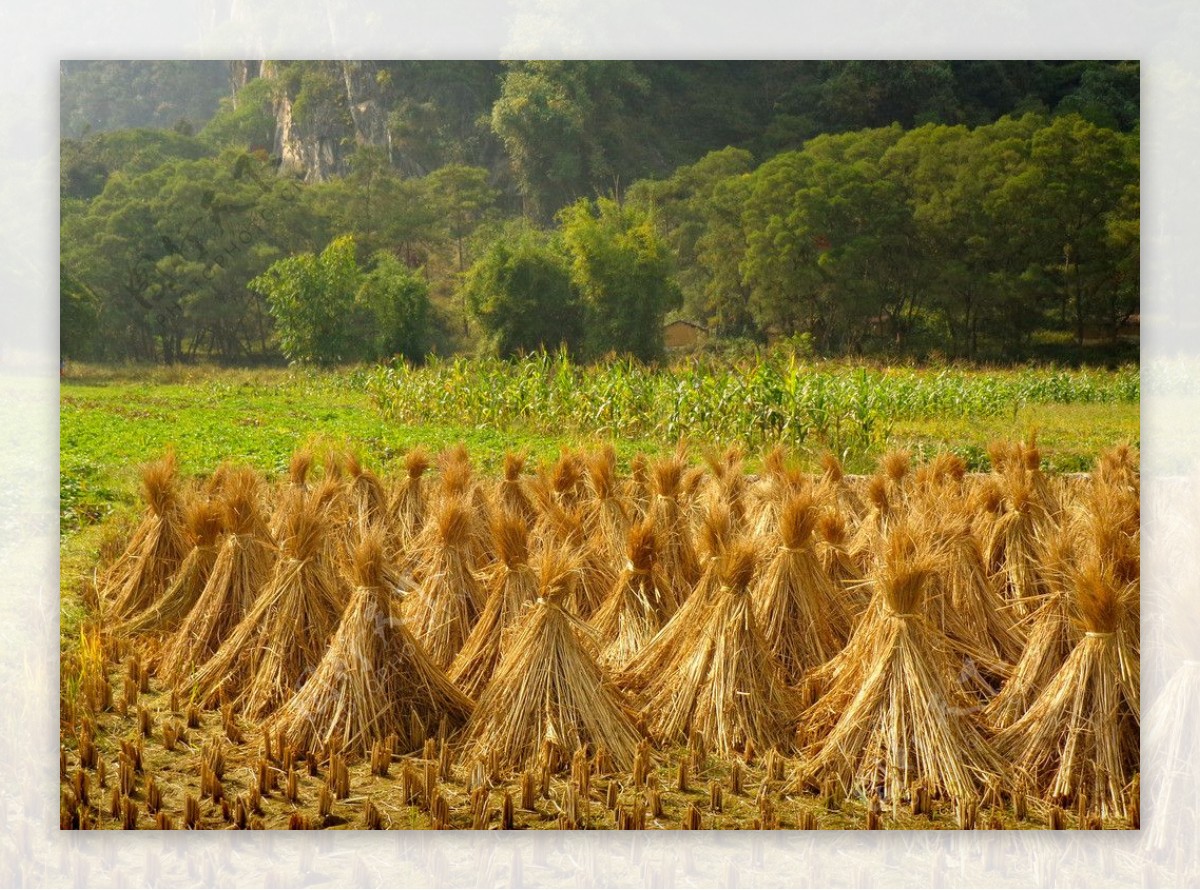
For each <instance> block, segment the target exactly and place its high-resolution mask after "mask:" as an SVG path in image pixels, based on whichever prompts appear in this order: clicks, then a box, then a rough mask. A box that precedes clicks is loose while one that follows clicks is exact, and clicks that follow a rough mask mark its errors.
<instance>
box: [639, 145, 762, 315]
mask: <svg viewBox="0 0 1200 890" xmlns="http://www.w3.org/2000/svg"><path fill="white" fill-rule="evenodd" d="M752 168H753V158H752V157H751V155H750V153H749V152H748V151H745V150H744V149H740V148H726V149H723V150H721V151H714V152H710V153H709V154H707V155H705V156H704V157H703V158H701V159H700V160H699V161H697V162H696V163H694V164H690V165H688V166H686V167H680V168H679V169H678V170H676V171H675V172H674V173H673V174H672V175H671V176H670V177H669V178H667V179H662V180H641V181H639V182H636V183H634V184H633V185H632V186H630V188H629V194H628V200H629V203H630V204H631V205H634V206H637V207H640V208H643V209H645V210H646V211H649V212H652V213H653V214H654V218H655V221H656V222H657V223H658V226H659V228H660V230H661V231H662V233H663V238H664V239H665V241H666V243H667V245H668V247H669V248H670V250H671V252H672V253H673V254H674V256H675V260H676V263H677V267H678V273H677V276H676V280H677V282H678V284H679V290H680V293H681V294H682V296H683V311H684V312H686V313H687V314H688V315H689V316H690V317H691V318H692V319H693V320H695V321H700V322H705V323H707V324H708V325H709V326H710V327H711V328H712V329H713V330H714V331H715V332H717V333H718V334H722V335H731V336H737V335H744V334H747V333H750V329H751V328H752V326H753V320H752V318H751V317H750V314H749V311H748V309H747V303H748V294H747V293H746V291H745V288H744V286H743V284H742V280H741V275H740V273H739V272H738V263H739V262H740V261H741V258H742V253H743V252H744V249H745V243H744V238H743V234H742V218H741V217H742V207H743V205H744V199H745V189H744V188H740V187H739V186H742V185H744V184H745V182H746V180H747V174H748V173H749V171H750V170H751V169H752Z"/></svg>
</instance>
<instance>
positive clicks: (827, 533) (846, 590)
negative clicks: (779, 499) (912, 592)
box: [817, 509, 871, 619]
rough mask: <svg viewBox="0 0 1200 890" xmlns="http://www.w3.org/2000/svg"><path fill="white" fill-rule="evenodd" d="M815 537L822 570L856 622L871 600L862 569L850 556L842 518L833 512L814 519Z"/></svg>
mask: <svg viewBox="0 0 1200 890" xmlns="http://www.w3.org/2000/svg"><path fill="white" fill-rule="evenodd" d="M817 534H818V535H819V536H820V537H819V540H818V541H817V555H818V556H819V557H820V559H821V568H823V569H824V570H825V574H827V575H828V576H829V580H831V581H832V582H833V584H834V587H835V588H836V589H837V590H838V592H839V593H840V594H841V597H842V600H843V602H845V604H846V611H847V612H848V613H849V614H850V616H851V618H852V619H855V618H857V617H858V616H859V615H861V614H862V612H863V610H864V609H866V607H867V603H868V602H869V601H870V598H871V596H870V593H868V592H867V589H866V585H865V584H864V583H863V572H862V569H861V568H860V567H859V565H858V563H857V562H855V560H854V558H853V557H852V556H851V555H850V533H849V531H848V529H847V527H846V518H845V516H843V515H842V513H841V512H839V511H838V510H836V509H826V510H823V511H821V515H820V516H819V517H817Z"/></svg>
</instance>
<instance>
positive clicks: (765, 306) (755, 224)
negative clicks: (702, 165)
mask: <svg viewBox="0 0 1200 890" xmlns="http://www.w3.org/2000/svg"><path fill="white" fill-rule="evenodd" d="M902 132H903V131H902V130H901V129H900V128H899V127H898V126H892V127H886V128H883V129H877V130H863V131H859V132H856V133H844V134H841V135H838V136H820V137H817V138H816V139H813V140H811V141H809V142H808V143H807V144H806V145H805V147H804V149H803V150H802V151H800V152H788V153H786V154H783V155H779V156H778V157H776V158H773V159H772V160H770V161H768V162H767V163H765V164H763V165H762V166H761V167H759V168H758V170H756V171H755V173H754V174H753V176H752V180H753V184H752V187H751V189H750V193H749V197H748V199H747V201H746V205H745V215H744V218H743V219H744V226H745V233H746V235H745V237H746V252H745V257H744V259H743V262H742V274H743V279H744V281H745V283H746V285H747V286H748V287H749V289H750V300H751V303H750V305H751V310H752V311H753V313H754V315H755V318H756V319H757V320H758V322H759V324H760V325H761V326H762V327H764V328H766V327H769V326H776V327H777V328H779V329H780V330H781V331H782V332H783V333H785V334H795V333H802V332H808V333H811V334H812V335H813V337H814V339H815V341H816V343H817V345H818V347H819V348H821V349H823V350H827V351H833V352H840V351H843V350H859V349H861V348H862V347H863V344H864V341H865V339H866V338H867V337H868V336H869V335H871V333H872V331H873V330H878V329H880V328H886V331H887V333H888V335H889V339H890V340H891V341H892V342H893V343H895V344H896V345H901V344H902V342H903V340H904V338H905V337H906V336H907V334H908V332H909V330H910V329H911V327H912V326H913V324H914V323H915V320H916V318H917V316H918V312H919V309H920V303H919V301H920V298H921V288H920V282H921V270H920V268H919V264H920V261H921V257H922V251H921V250H920V248H919V245H918V244H917V243H916V237H917V233H916V231H915V228H914V226H913V224H912V213H911V209H910V207H909V204H908V198H907V194H906V186H905V183H904V182H903V181H902V180H898V179H892V178H889V177H887V176H885V175H884V173H883V171H882V170H881V168H880V162H881V160H882V158H883V156H884V154H885V153H886V151H887V150H888V149H889V148H890V147H891V146H892V145H894V144H895V143H896V141H897V140H899V138H900V136H901V134H902Z"/></svg>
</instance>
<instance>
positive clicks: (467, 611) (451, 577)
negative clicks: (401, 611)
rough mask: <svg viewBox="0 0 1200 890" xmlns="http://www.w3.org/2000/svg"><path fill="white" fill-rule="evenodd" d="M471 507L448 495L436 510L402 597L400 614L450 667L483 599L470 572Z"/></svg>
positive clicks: (440, 661)
mask: <svg viewBox="0 0 1200 890" xmlns="http://www.w3.org/2000/svg"><path fill="white" fill-rule="evenodd" d="M471 522H472V520H471V514H470V508H469V507H467V506H466V505H465V504H463V503H461V502H459V501H448V502H446V503H445V504H444V505H443V506H442V507H441V509H440V510H439V511H438V514H437V517H436V518H435V520H434V523H433V524H432V525H431V526H429V528H428V534H426V535H423V536H422V537H423V539H424V540H425V541H426V542H427V543H426V544H425V545H424V546H422V547H421V554H422V565H421V568H420V579H421V580H420V582H419V587H418V588H417V590H416V591H415V592H414V593H413V594H412V595H411V596H409V597H408V599H407V600H406V601H405V615H404V617H405V620H406V621H407V622H408V625H409V627H410V628H411V629H412V632H413V635H414V636H415V637H416V638H417V639H418V640H420V642H421V644H422V645H423V646H424V647H425V649H426V651H428V652H429V655H430V657H431V658H432V659H433V662H434V664H436V665H437V666H438V667H440V668H446V667H449V665H450V663H451V662H452V661H453V660H454V656H456V655H457V654H458V651H459V649H461V648H462V645H463V643H464V642H466V639H467V636H468V635H469V634H470V633H471V628H472V627H474V626H475V621H476V619H477V618H478V617H479V612H480V610H481V609H482V608H483V606H484V603H485V597H484V594H483V591H482V590H481V589H480V587H479V582H478V580H477V579H476V577H475V554H474V550H473V549H472V546H471Z"/></svg>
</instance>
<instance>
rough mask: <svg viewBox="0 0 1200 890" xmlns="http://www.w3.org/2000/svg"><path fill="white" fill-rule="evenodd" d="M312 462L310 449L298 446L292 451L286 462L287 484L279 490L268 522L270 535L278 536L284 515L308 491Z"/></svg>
mask: <svg viewBox="0 0 1200 890" xmlns="http://www.w3.org/2000/svg"><path fill="white" fill-rule="evenodd" d="M312 463H313V453H312V450H311V449H309V448H300V449H297V450H296V451H294V452H293V453H292V458H291V460H290V461H289V463H288V486H287V487H286V488H285V489H284V490H283V491H282V492H280V495H279V498H278V500H277V501H276V502H275V510H274V512H273V513H272V514H271V519H270V522H269V528H270V531H271V535H272V537H278V534H279V531H280V529H281V528H282V527H283V520H284V517H286V516H287V514H288V513H289V512H290V511H291V510H292V509H293V508H294V507H295V506H296V503H295V502H296V501H297V500H303V498H304V497H305V495H306V494H307V493H308V474H309V472H310V471H311V470H312Z"/></svg>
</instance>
